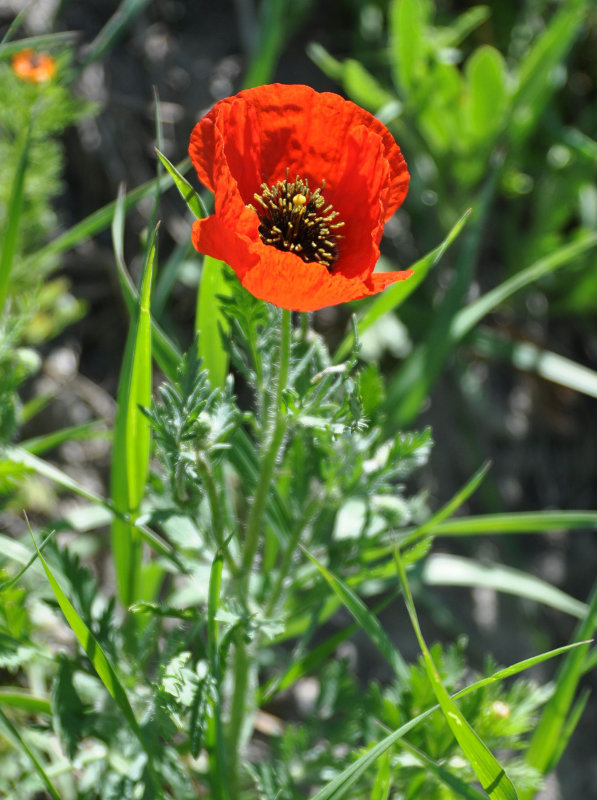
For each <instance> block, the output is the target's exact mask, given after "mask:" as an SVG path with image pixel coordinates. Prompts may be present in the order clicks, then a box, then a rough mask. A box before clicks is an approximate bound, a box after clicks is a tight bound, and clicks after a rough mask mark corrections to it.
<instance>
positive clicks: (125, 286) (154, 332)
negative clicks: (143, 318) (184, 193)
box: [112, 185, 182, 380]
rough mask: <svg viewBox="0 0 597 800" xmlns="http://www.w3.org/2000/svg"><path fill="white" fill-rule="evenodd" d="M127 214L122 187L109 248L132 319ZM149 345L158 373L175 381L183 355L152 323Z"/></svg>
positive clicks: (134, 301)
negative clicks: (150, 344) (125, 253)
mask: <svg viewBox="0 0 597 800" xmlns="http://www.w3.org/2000/svg"><path fill="white" fill-rule="evenodd" d="M125 211H126V195H125V193H124V187H123V186H122V185H121V187H120V190H119V192H118V197H117V199H116V201H115V204H114V215H113V218H112V246H113V248H114V256H115V259H116V268H117V270H118V279H119V281H120V287H121V289H122V296H123V298H124V302H125V304H126V307H127V309H128V312H129V314H130V316H131V318H133V317H134V316H135V314H136V310H137V308H138V306H139V303H140V298H139V292H138V290H137V287H136V286H135V284H134V283H133V281H132V279H131V276H130V275H129V272H128V270H127V268H126V264H125V261H124V218H125ZM151 341H152V352H153V353H154V356H155V360H156V361H157V363H158V365H159V367H160V369H161V370H162V371H163V372H164V374H165V375H166V376H167V377H168V378H169V379H170V380H174V379H175V378H176V374H177V369H178V365H179V364H180V362H181V359H182V353H181V352H180V351H179V350H178V348H177V347H176V345H175V344H174V343H173V342H172V340H171V339H170V338H169V337H168V336H167V335H166V334H165V333H164V331H163V330H162V329H161V328H160V326H159V325H158V324H157V322H156V321H155V320H154V319H151Z"/></svg>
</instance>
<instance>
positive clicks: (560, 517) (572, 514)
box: [430, 511, 597, 536]
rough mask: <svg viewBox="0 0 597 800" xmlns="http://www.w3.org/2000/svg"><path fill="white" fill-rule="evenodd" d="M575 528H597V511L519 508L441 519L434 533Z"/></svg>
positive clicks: (465, 534) (447, 534) (534, 530)
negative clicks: (513, 510) (505, 512)
mask: <svg viewBox="0 0 597 800" xmlns="http://www.w3.org/2000/svg"><path fill="white" fill-rule="evenodd" d="M574 529H589V530H595V529H597V511H517V512H514V513H511V514H478V515H473V516H467V517H455V518H454V519H448V520H444V521H443V522H440V523H439V524H438V525H436V526H434V527H433V528H432V529H431V531H430V533H432V534H433V535H434V536H477V535H478V534H480V533H487V534H505V533H545V532H546V531H558V530H574Z"/></svg>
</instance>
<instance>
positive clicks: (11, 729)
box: [0, 709, 61, 800]
mask: <svg viewBox="0 0 597 800" xmlns="http://www.w3.org/2000/svg"><path fill="white" fill-rule="evenodd" d="M0 727H2V728H3V729H4V732H5V734H6V737H7V739H8V740H9V741H12V742H13V743H14V744H15V745H16V746H17V747H18V748H19V749H20V750H22V751H23V753H25V755H26V756H27V758H28V759H29V760H30V761H31V763H32V764H33V767H34V769H35V771H36V772H37V774H38V775H39V777H40V778H41V779H42V781H43V783H44V786H45V787H46V789H47V790H48V792H49V793H50V795H51V797H52V798H53V800H61V797H60V795H59V794H58V792H57V791H56V787H55V786H54V784H53V783H52V781H51V780H50V779H49V778H48V776H47V774H46V771H45V769H44V768H43V767H42V765H41V762H40V761H39V759H38V758H37V756H36V755H35V753H34V752H33V751H32V750H31V748H30V747H29V745H28V744H27V742H26V741H25V740H24V739H23V737H22V736H21V734H20V733H19V730H18V729H17V728H16V727H15V726H14V725H13V724H12V722H11V721H10V720H9V719H8V717H7V716H6V714H5V713H4V711H2V709H0Z"/></svg>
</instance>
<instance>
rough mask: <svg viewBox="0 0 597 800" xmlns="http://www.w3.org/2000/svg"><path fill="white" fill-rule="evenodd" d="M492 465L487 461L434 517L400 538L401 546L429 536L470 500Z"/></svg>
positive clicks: (402, 547)
mask: <svg viewBox="0 0 597 800" xmlns="http://www.w3.org/2000/svg"><path fill="white" fill-rule="evenodd" d="M490 466H491V462H490V461H486V462H485V464H483V465H482V466H481V467H480V468H479V469H478V470H477V471H476V472H475V474H474V475H473V476H472V477H471V478H470V479H469V480H468V481H467V482H466V483H465V484H464V486H463V487H462V489H460V490H459V491H458V492H456V494H455V495H454V497H452V498H451V499H450V500H449V501H448V502H447V503H446V504H445V505H444V506H442V508H440V509H439V511H436V513H435V514H433V516H432V517H430V518H429V519H428V520H427V522H424V523H423V524H422V525H419V527H418V528H416V529H415V530H414V531H413V532H412V533H409V534H408V535H407V536H405V537H404V539H401V540H400V548H401V549H404V547H405V546H406V545H407V544H412V543H413V542H415V541H417V539H422V538H423V537H424V536H427V535H428V534H429V533H430V531H432V530H433V529H434V528H435V527H436V526H437V525H439V523H440V522H443V520H445V519H446V517H451V516H452V514H453V513H454V512H455V511H456V510H457V509H459V508H460V506H461V505H462V504H463V503H464V502H466V500H468V498H469V497H470V496H471V495H472V494H473V493H474V492H475V491H476V490H477V488H478V486H479V485H480V483H481V481H482V480H483V478H484V477H485V476H486V475H487V472H488V471H489V467H490Z"/></svg>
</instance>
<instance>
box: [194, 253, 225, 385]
mask: <svg viewBox="0 0 597 800" xmlns="http://www.w3.org/2000/svg"><path fill="white" fill-rule="evenodd" d="M226 270H227V266H226V264H224V262H223V261H218V259H216V258H212V257H211V256H205V257H204V259H203V269H202V271H201V283H200V284H199V289H198V296H197V315H196V321H195V330H196V331H197V332H198V333H199V342H198V347H199V356H200V357H201V358H202V359H203V366H204V367H205V369H206V370H207V372H208V374H209V381H210V383H211V385H212V386H214V387H215V386H223V385H224V382H225V380H226V376H227V374H228V353H227V351H226V348H225V347H224V342H223V340H222V332H225V331H227V330H228V323H227V321H226V318H225V317H224V314H223V311H222V304H221V302H220V300H219V298H220V296H229V295H230V294H231V291H232V290H231V288H230V285H229V283H228V281H227V280H226Z"/></svg>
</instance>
